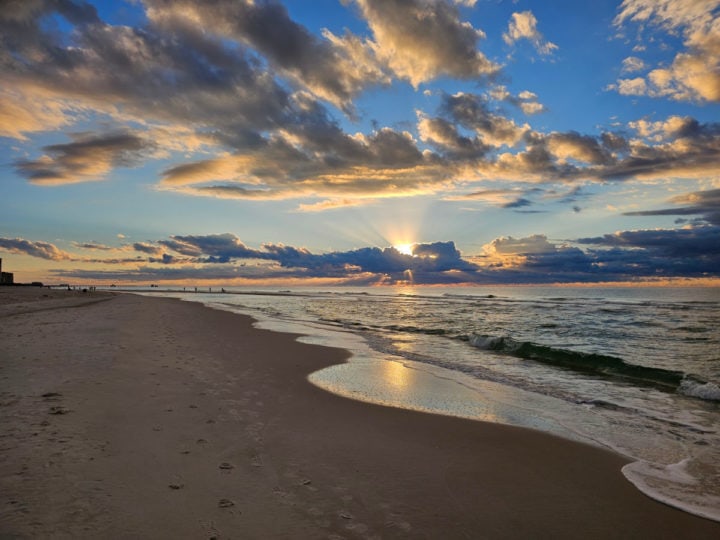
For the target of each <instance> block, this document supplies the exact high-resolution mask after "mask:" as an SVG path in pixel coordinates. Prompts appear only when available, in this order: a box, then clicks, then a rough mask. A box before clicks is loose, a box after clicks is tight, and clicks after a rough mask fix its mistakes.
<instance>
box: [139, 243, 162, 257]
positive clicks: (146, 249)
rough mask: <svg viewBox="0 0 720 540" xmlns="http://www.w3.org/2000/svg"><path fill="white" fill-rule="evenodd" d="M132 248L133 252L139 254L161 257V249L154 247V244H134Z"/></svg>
mask: <svg viewBox="0 0 720 540" xmlns="http://www.w3.org/2000/svg"><path fill="white" fill-rule="evenodd" d="M132 248H133V249H134V250H135V251H139V252H140V253H147V254H148V255H155V256H161V255H162V248H160V247H159V246H156V245H154V244H149V243H146V242H135V243H134V244H133V245H132Z"/></svg>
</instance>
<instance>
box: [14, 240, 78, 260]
mask: <svg viewBox="0 0 720 540" xmlns="http://www.w3.org/2000/svg"><path fill="white" fill-rule="evenodd" d="M0 249H2V250H4V251H8V252H10V253H16V254H18V255H30V256H31V257H37V258H39V259H46V260H49V261H64V260H70V259H71V258H72V256H71V255H70V254H69V253H68V252H66V251H63V250H61V249H59V248H58V247H57V246H55V245H53V244H50V243H48V242H33V241H31V240H24V239H22V238H0Z"/></svg>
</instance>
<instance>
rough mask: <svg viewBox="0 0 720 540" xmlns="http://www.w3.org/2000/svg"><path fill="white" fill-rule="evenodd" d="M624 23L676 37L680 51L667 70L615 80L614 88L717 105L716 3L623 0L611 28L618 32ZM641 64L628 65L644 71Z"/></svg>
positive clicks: (719, 6) (719, 46) (719, 18)
mask: <svg viewBox="0 0 720 540" xmlns="http://www.w3.org/2000/svg"><path fill="white" fill-rule="evenodd" d="M628 22H633V23H637V24H639V25H642V27H650V28H659V29H660V30H662V31H665V32H667V33H669V34H671V35H674V34H678V33H679V34H681V35H682V36H683V39H684V42H683V44H684V46H685V50H683V51H681V52H678V53H677V54H676V56H675V58H674V59H673V61H672V63H671V64H670V65H669V66H667V67H657V68H655V69H652V70H650V71H649V72H648V73H647V74H646V75H645V76H644V77H638V78H635V79H631V80H627V79H620V80H619V81H618V83H617V85H615V86H613V88H616V89H617V90H618V91H619V92H620V93H621V94H628V95H648V96H651V97H669V98H671V99H675V100H679V101H720V38H719V37H718V36H720V2H719V1H718V0H704V1H698V2H687V1H686V0H624V2H623V3H622V5H621V6H620V8H619V13H618V14H617V16H616V17H615V21H614V23H615V25H616V26H617V27H622V26H624V25H626V24H628ZM627 60H628V59H626V61H627ZM641 64H642V62H640V63H637V62H633V66H637V69H643V68H644V67H645V66H644V65H641ZM623 67H624V68H625V67H626V66H625V64H623ZM624 70H625V69H624Z"/></svg>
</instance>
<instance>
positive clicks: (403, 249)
mask: <svg viewBox="0 0 720 540" xmlns="http://www.w3.org/2000/svg"><path fill="white" fill-rule="evenodd" d="M393 247H394V248H395V249H396V250H398V251H399V252H400V253H402V254H403V255H412V254H413V247H415V244H395V245H394V246H393Z"/></svg>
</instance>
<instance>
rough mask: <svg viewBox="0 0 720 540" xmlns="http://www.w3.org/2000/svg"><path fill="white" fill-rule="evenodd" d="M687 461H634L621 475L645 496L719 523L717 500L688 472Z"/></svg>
mask: <svg viewBox="0 0 720 540" xmlns="http://www.w3.org/2000/svg"><path fill="white" fill-rule="evenodd" d="M691 463H692V459H691V458H686V459H683V460H682V461H679V462H677V463H671V464H669V465H658V464H655V463H648V462H647V461H635V462H633V463H630V464H628V465H625V467H623V468H622V473H623V475H625V478H627V479H628V480H629V481H630V482H631V483H632V484H633V485H634V486H635V487H636V488H638V489H639V490H640V491H642V492H643V493H644V494H645V495H647V496H648V497H650V498H652V499H655V500H656V501H660V502H662V503H664V504H667V505H669V506H674V507H675V508H679V509H681V510H684V511H685V512H688V513H690V514H694V515H696V516H700V517H704V518H707V519H712V520H715V521H720V497H718V496H715V495H709V494H708V493H707V492H704V491H703V490H702V489H698V488H700V486H699V480H698V479H697V478H696V477H695V476H693V474H692V473H691V472H690V470H689V466H690V465H691Z"/></svg>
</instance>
